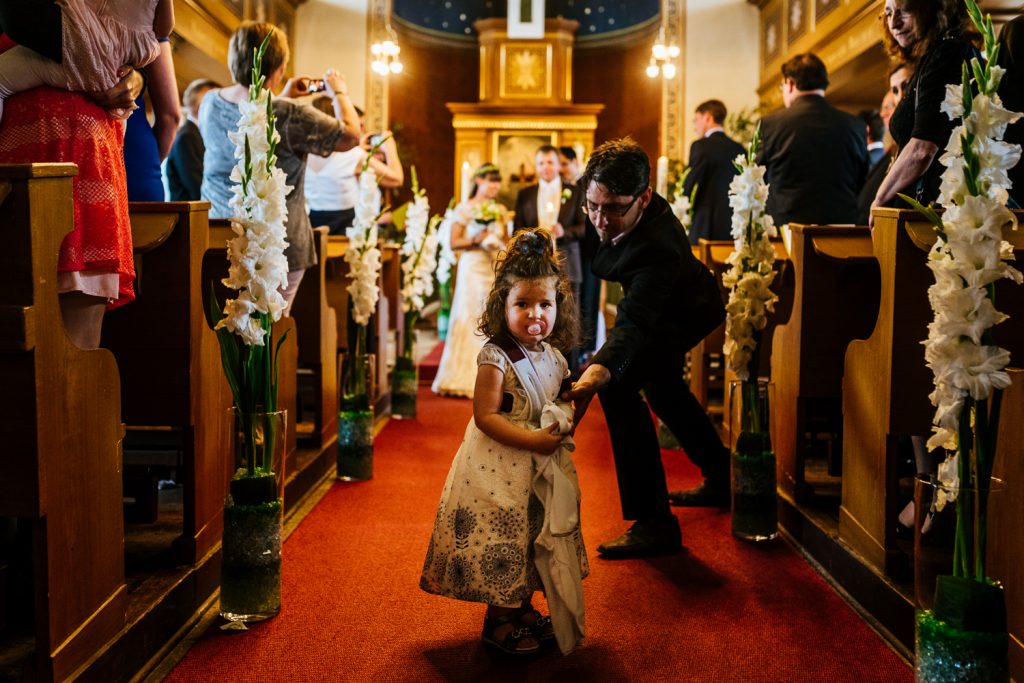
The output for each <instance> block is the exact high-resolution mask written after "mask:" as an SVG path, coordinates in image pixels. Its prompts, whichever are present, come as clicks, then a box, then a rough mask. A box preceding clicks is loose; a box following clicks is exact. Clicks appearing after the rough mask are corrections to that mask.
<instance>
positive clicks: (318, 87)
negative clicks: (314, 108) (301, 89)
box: [306, 78, 327, 93]
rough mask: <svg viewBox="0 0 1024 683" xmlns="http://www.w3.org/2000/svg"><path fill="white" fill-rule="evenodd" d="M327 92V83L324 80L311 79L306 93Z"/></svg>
mask: <svg viewBox="0 0 1024 683" xmlns="http://www.w3.org/2000/svg"><path fill="white" fill-rule="evenodd" d="M324 90H327V83H326V81H324V79H322V78H311V79H310V80H309V83H307V84H306V92H308V93H314V92H323V91H324Z"/></svg>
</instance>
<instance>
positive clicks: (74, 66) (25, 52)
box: [0, 0, 174, 118]
mask: <svg viewBox="0 0 1024 683" xmlns="http://www.w3.org/2000/svg"><path fill="white" fill-rule="evenodd" d="M38 4H39V5H40V6H43V5H46V4H51V3H47V2H39V3H38ZM56 4H57V6H58V7H59V9H60V27H59V29H58V28H57V27H56V26H52V27H51V26H47V27H43V28H40V27H38V26H36V27H31V28H30V27H27V26H24V25H21V24H25V23H28V22H30V21H31V16H32V15H31V14H29V15H26V14H25V13H24V12H18V11H10V12H5V14H4V19H5V20H4V22H3V25H2V26H0V29H2V30H3V32H6V33H8V34H9V35H10V36H11V37H12V38H14V39H16V40H17V39H18V36H19V33H20V32H22V31H25V32H28V33H31V34H34V35H39V34H41V33H46V32H49V31H58V30H59V33H60V43H61V51H62V55H61V56H62V60H61V62H60V63H57V62H54V61H51V60H50V59H47V58H46V57H44V56H42V55H41V54H39V53H37V52H35V51H33V50H31V49H29V48H27V47H24V46H21V45H19V46H17V47H13V48H11V49H10V50H8V51H6V52H4V53H3V54H2V55H0V117H2V116H3V101H4V100H5V99H6V98H7V97H8V96H10V95H12V94H14V93H16V92H24V91H26V90H31V89H32V88H35V87H38V86H41V85H50V86H53V87H55V88H62V89H66V90H75V91H79V90H80V91H86V92H95V91H102V90H107V89H109V88H112V87H113V86H114V85H116V84H117V82H118V81H119V80H120V78H121V77H122V76H123V75H124V74H123V73H121V71H120V69H121V67H122V66H129V65H130V66H132V67H133V68H135V69H141V68H142V67H144V66H145V65H147V64H149V63H150V62H152V61H153V60H154V59H156V58H157V56H158V55H159V54H160V43H159V42H158V40H157V39H158V38H166V37H167V36H168V35H170V33H171V29H172V28H174V6H173V0H56ZM36 16H38V17H44V16H46V17H48V16H51V15H50V14H44V13H43V11H42V7H40V9H39V10H38V13H37V14H36ZM12 21H14V22H15V23H16V24H18V25H10V26H9V25H8V23H10V22H12ZM110 113H111V115H113V116H115V117H117V118H127V117H128V115H129V114H131V112H130V111H126V110H120V109H115V110H111V112H110Z"/></svg>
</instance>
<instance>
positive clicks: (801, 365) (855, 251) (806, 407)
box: [771, 224, 879, 501]
mask: <svg viewBox="0 0 1024 683" xmlns="http://www.w3.org/2000/svg"><path fill="white" fill-rule="evenodd" d="M789 229H790V231H791V240H790V245H789V256H790V262H791V264H792V270H793V277H794V295H793V306H792V311H791V312H790V315H789V317H788V319H786V320H782V319H780V320H779V321H778V324H777V326H776V328H775V335H774V338H773V343H772V355H771V365H772V371H771V377H772V381H773V382H774V383H775V397H774V404H773V406H772V411H771V419H772V437H773V440H772V444H773V446H774V448H775V455H776V458H777V460H778V465H779V488H780V490H781V491H782V492H783V493H785V494H786V495H789V496H791V497H792V498H793V499H794V500H797V501H801V500H804V499H806V498H807V497H808V496H809V495H810V494H811V493H812V491H811V489H810V487H808V486H807V484H806V482H805V479H804V453H805V451H806V449H807V448H808V446H809V445H810V444H809V443H808V442H807V440H806V433H807V432H808V431H809V429H810V428H811V427H812V425H813V424H815V423H818V424H820V428H824V430H826V431H828V432H830V433H835V434H836V435H837V436H838V435H839V434H840V433H841V431H842V377H843V360H844V356H845V354H846V347H847V345H848V344H849V343H850V341H851V340H853V339H866V338H867V337H868V335H870V334H871V328H872V327H873V326H874V323H875V318H876V316H877V311H878V288H879V274H878V262H877V261H875V257H874V254H873V252H872V249H871V233H870V231H869V230H868V229H867V227H839V226H828V225H797V224H790V226H789ZM830 448H834V449H835V453H834V455H835V457H836V458H837V459H838V457H839V455H840V453H841V445H840V443H839V442H838V440H833V441H831V442H830ZM830 459H831V458H830Z"/></svg>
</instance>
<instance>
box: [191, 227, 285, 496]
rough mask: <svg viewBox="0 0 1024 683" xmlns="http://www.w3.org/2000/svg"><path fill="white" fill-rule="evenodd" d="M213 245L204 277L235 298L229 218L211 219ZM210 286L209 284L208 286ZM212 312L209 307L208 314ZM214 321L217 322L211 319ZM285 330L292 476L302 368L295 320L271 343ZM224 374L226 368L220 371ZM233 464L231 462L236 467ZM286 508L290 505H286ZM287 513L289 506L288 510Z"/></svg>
mask: <svg viewBox="0 0 1024 683" xmlns="http://www.w3.org/2000/svg"><path fill="white" fill-rule="evenodd" d="M209 234H210V248H209V249H207V250H206V253H205V254H204V255H203V280H204V282H207V283H214V285H215V288H216V290H217V299H218V300H219V301H221V302H223V301H225V300H226V299H230V298H232V296H233V295H234V290H229V289H228V288H226V287H224V285H223V284H221V280H222V279H223V278H225V277H227V274H228V260H227V243H228V240H230V239H233V238H234V236H235V233H234V232H233V231H232V230H231V221H229V220H226V219H211V220H210V229H209ZM207 289H209V285H207ZM208 299H209V294H207V295H206V301H205V303H207V304H208V303H209V301H208ZM209 315H210V311H209V307H207V316H209ZM212 322H215V321H211V323H212ZM285 333H287V334H288V337H287V339H286V340H285V342H284V344H283V345H282V346H281V350H280V355H279V356H278V361H277V362H278V384H277V408H278V410H287V411H288V420H287V422H286V424H285V442H286V447H285V477H288V476H289V468H288V466H289V464H290V465H292V466H293V468H294V465H295V462H296V458H297V457H298V436H297V429H296V419H297V417H298V415H297V413H298V410H297V408H298V396H297V391H298V379H297V375H298V368H299V361H298V355H299V341H298V338H299V330H298V329H297V328H296V326H295V321H294V320H292V319H291V318H281V319H280V320H278V321H277V322H276V323H274V326H273V329H272V330H271V343H273V344H274V345H275V346H276V345H277V340H278V339H280V338H281V336H282V335H284V334H285ZM221 372H222V373H223V370H221ZM233 464H234V463H232V466H233ZM286 507H287V504H286ZM285 512H286V514H287V509H286V511H285Z"/></svg>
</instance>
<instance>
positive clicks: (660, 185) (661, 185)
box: [654, 157, 668, 197]
mask: <svg viewBox="0 0 1024 683" xmlns="http://www.w3.org/2000/svg"><path fill="white" fill-rule="evenodd" d="M656 178H657V181H656V183H655V186H654V190H655V192H657V193H658V194H660V195H661V196H662V197H664V196H665V195H666V194H668V157H658V174H657V176H656Z"/></svg>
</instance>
